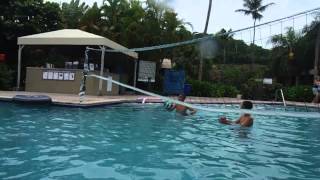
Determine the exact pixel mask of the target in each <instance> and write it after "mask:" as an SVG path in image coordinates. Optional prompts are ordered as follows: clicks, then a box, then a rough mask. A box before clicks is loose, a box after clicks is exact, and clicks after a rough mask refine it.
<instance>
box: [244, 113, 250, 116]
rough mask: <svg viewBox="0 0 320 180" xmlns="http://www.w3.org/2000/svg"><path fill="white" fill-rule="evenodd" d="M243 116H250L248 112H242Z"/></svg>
mask: <svg viewBox="0 0 320 180" xmlns="http://www.w3.org/2000/svg"><path fill="white" fill-rule="evenodd" d="M243 116H244V117H251V114H249V113H244V114H243Z"/></svg>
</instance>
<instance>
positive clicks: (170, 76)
mask: <svg viewBox="0 0 320 180" xmlns="http://www.w3.org/2000/svg"><path fill="white" fill-rule="evenodd" d="M184 83H185V72H184V71H182V70H180V71H177V70H166V71H165V73H164V82H163V93H164V94H167V95H177V94H182V93H184Z"/></svg>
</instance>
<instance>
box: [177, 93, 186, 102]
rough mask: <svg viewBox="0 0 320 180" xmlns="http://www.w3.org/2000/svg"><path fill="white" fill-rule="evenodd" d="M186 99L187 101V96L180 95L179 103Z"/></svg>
mask: <svg viewBox="0 0 320 180" xmlns="http://www.w3.org/2000/svg"><path fill="white" fill-rule="evenodd" d="M185 99H186V95H184V94H180V95H179V97H178V100H179V101H184V100H185Z"/></svg>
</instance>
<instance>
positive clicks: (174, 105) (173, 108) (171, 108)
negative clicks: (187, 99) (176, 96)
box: [167, 104, 176, 112]
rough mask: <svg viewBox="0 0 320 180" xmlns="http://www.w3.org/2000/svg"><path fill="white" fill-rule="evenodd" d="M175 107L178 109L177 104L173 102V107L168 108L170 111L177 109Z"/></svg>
mask: <svg viewBox="0 0 320 180" xmlns="http://www.w3.org/2000/svg"><path fill="white" fill-rule="evenodd" d="M175 109H176V104H172V106H171V107H169V108H167V110H168V111H170V112H171V111H173V110H175Z"/></svg>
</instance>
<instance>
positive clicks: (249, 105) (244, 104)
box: [240, 101, 253, 109]
mask: <svg viewBox="0 0 320 180" xmlns="http://www.w3.org/2000/svg"><path fill="white" fill-rule="evenodd" d="M240 108H241V109H252V108H253V104H252V102H251V101H242V103H241V105H240Z"/></svg>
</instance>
